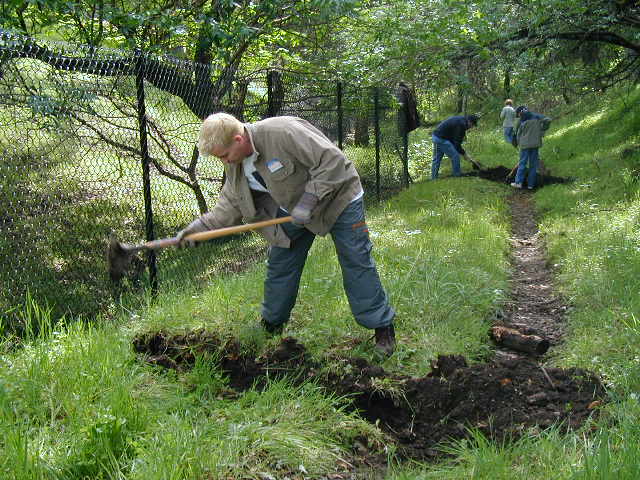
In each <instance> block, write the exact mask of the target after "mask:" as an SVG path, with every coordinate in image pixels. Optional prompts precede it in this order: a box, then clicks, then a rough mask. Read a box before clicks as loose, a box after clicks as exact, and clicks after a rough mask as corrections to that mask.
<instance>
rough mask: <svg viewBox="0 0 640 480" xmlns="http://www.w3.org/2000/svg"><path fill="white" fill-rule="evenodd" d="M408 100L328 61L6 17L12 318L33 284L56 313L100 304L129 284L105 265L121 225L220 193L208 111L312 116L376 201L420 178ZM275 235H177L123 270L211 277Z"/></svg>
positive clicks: (1, 130)
mask: <svg viewBox="0 0 640 480" xmlns="http://www.w3.org/2000/svg"><path fill="white" fill-rule="evenodd" d="M397 105H398V103H397V100H396V98H395V93H394V92H393V91H391V90H389V89H382V88H378V89H376V88H359V87H357V86H349V85H343V84H341V83H340V82H337V81H335V80H331V79H322V78H319V77H318V76H317V75H311V74H302V73H299V72H297V73H296V72H286V71H268V72H254V73H252V74H251V75H248V76H240V75H238V74H234V75H233V77H230V76H229V75H221V76H218V77H216V72H214V71H213V69H212V68H211V66H209V65H202V64H196V63H193V62H189V61H184V60H180V59H176V58H174V57H170V56H159V55H147V54H142V53H140V52H124V51H119V50H106V49H95V48H90V47H86V46H78V45H71V44H67V43H53V42H43V41H37V42H36V41H34V40H32V39H29V38H26V37H22V36H16V35H13V34H9V33H6V32H0V197H1V201H2V210H1V211H0V228H1V231H0V265H1V266H0V315H2V316H3V317H5V318H9V319H11V315H12V313H11V312H12V309H13V308H14V307H15V306H17V305H19V304H21V303H22V302H23V300H24V298H25V295H27V294H28V292H29V293H30V294H31V295H32V296H33V297H34V298H37V299H38V302H40V303H46V304H48V305H49V306H50V307H51V308H52V309H53V310H54V315H56V316H58V315H62V314H64V313H70V314H73V315H85V316H92V315H94V314H95V313H96V312H99V311H103V310H104V308H105V307H106V306H108V305H109V304H110V303H111V302H112V299H113V296H114V295H117V294H119V293H121V292H122V290H121V289H122V285H120V287H118V288H116V287H115V286H114V285H113V284H112V283H110V281H109V277H108V275H107V268H106V264H105V252H106V245H107V238H108V237H109V235H110V234H115V235H116V236H117V237H118V238H119V239H121V240H126V241H127V242H131V243H141V242H143V241H145V240H150V239H153V238H160V237H165V236H172V235H174V234H175V233H176V231H177V230H178V229H180V228H181V227H183V226H184V225H185V224H187V223H188V222H189V221H191V220H192V219H193V218H195V217H196V216H198V215H199V214H200V213H201V212H204V211H206V210H207V209H209V208H211V207H212V206H213V205H214V204H215V201H216V197H217V195H218V193H219V191H220V188H221V185H222V181H223V168H222V164H221V163H220V162H218V161H215V160H211V159H200V158H199V157H198V154H197V150H196V143H197V134H198V130H199V126H200V122H201V119H202V118H204V116H206V115H207V114H209V113H211V112H214V111H228V112H230V113H233V114H235V115H236V116H237V117H239V118H241V119H242V120H244V121H247V122H251V121H256V120H260V119H262V118H266V117H269V116H274V115H296V116H300V117H303V118H305V119H307V120H309V121H310V122H312V123H313V124H314V125H316V126H317V127H318V128H320V129H321V130H323V131H324V132H325V134H326V135H327V136H328V137H329V138H330V139H331V140H333V141H334V142H335V143H336V144H337V145H339V146H340V147H341V148H342V149H343V150H344V151H345V153H346V155H347V157H348V158H349V159H351V160H352V161H354V162H355V164H356V167H357V169H358V171H359V172H360V175H361V177H362V181H363V185H364V187H365V193H366V197H365V198H367V199H368V201H372V200H373V201H375V200H379V199H380V198H382V197H385V196H388V195H389V194H391V193H393V192H396V191H397V190H399V189H400V188H401V187H402V186H403V185H404V184H406V183H407V173H406V172H407V170H406V160H407V159H406V138H407V136H406V134H404V135H403V134H402V132H400V131H399V128H398V122H397V118H398V110H397ZM403 152H404V153H403ZM264 250H265V244H264V242H263V241H262V240H261V237H259V236H258V235H255V234H247V235H243V236H236V237H233V238H231V237H228V238H225V239H221V240H218V241H212V242H209V243H208V244H207V245H205V246H203V247H202V248H198V249H192V250H189V251H188V252H186V251H180V250H177V249H164V250H162V251H158V252H157V254H156V255H157V257H156V255H150V256H146V257H144V256H143V257H140V259H139V260H137V259H136V260H135V261H134V262H133V264H132V268H131V271H130V273H129V275H128V278H127V279H126V280H125V282H124V285H125V287H126V288H145V287H148V286H152V288H154V289H156V287H157V286H158V285H160V286H161V287H162V286H163V285H168V284H170V283H171V282H175V281H177V282H185V283H187V282H188V283H194V282H199V281H203V280H206V279H209V278H211V277H213V276H215V275H218V274H219V273H220V272H223V271H239V270H241V269H243V268H244V267H245V266H246V265H247V263H248V262H252V261H255V260H256V259H259V258H261V257H262V255H263V254H264ZM14 320H15V319H14ZM5 325H6V323H5Z"/></svg>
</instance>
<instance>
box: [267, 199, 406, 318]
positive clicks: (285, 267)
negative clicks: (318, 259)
mask: <svg viewBox="0 0 640 480" xmlns="http://www.w3.org/2000/svg"><path fill="white" fill-rule="evenodd" d="M284 215H286V213H284V212H279V214H278V216H284ZM282 227H283V228H284V229H285V232H286V233H287V235H288V236H289V238H290V239H291V247H290V248H282V247H271V250H270V252H269V261H268V266H267V276H266V278H265V282H264V301H263V304H262V317H263V318H264V319H265V320H266V321H267V322H268V323H270V324H272V325H282V324H283V323H285V322H287V321H288V320H289V316H290V314H291V310H292V309H293V307H294V305H295V303H296V297H297V295H298V288H299V286H300V278H301V276H302V270H303V268H304V264H305V262H306V259H307V254H308V253H309V249H310V248H311V245H312V244H313V241H314V239H315V234H314V233H312V232H310V231H309V230H307V229H306V228H304V227H302V226H298V225H294V224H292V223H283V224H282ZM330 233H331V237H332V239H333V243H334V245H335V248H336V253H337V254H338V261H339V262H340V267H341V269H342V283H343V286H344V290H345V292H346V294H347V298H348V300H349V306H350V307H351V312H352V313H353V316H354V317H355V319H356V321H357V322H358V323H359V324H360V325H362V326H363V327H365V328H370V329H375V328H380V327H386V326H389V325H391V324H392V323H393V318H394V317H395V311H394V309H393V308H392V307H391V306H390V305H389V301H388V298H387V294H386V292H385V291H384V288H383V287H382V284H381V282H380V278H379V276H378V272H377V270H376V265H375V262H374V260H373V257H372V256H371V249H372V244H371V241H370V239H369V230H368V229H367V224H366V223H365V218H364V202H363V200H362V198H360V199H358V200H355V201H353V202H351V203H350V204H349V205H347V207H346V208H345V209H344V211H343V212H342V213H341V214H340V216H339V217H338V219H337V220H336V222H335V224H334V225H333V228H332V229H331V232H330Z"/></svg>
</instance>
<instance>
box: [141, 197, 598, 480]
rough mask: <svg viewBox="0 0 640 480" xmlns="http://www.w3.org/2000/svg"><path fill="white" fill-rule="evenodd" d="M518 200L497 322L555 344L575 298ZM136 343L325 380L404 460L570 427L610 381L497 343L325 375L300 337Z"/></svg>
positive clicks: (248, 381) (359, 454) (159, 337)
mask: <svg viewBox="0 0 640 480" xmlns="http://www.w3.org/2000/svg"><path fill="white" fill-rule="evenodd" d="M509 204H510V206H511V215H512V218H513V236H512V239H511V242H512V246H513V250H512V266H513V277H512V281H511V287H512V297H511V300H509V301H508V302H507V303H506V305H505V310H504V315H503V316H502V318H500V319H496V323H497V324H502V325H507V326H512V327H513V326H515V328H517V329H518V330H520V331H521V332H522V333H525V334H532V333H533V334H537V335H539V336H541V337H544V338H546V339H547V340H548V341H549V343H550V345H551V348H552V349H553V347H554V346H556V345H557V344H558V343H559V342H561V340H562V337H563V333H564V322H563V314H564V313H565V311H566V309H567V306H566V305H565V304H563V302H562V299H561V298H559V297H558V296H557V295H555V293H554V289H553V274H552V272H551V270H550V269H549V268H548V265H547V261H546V253H545V248H544V244H543V242H542V239H541V238H540V236H539V234H538V229H537V224H536V220H535V215H534V205H533V196H532V194H531V193H530V192H528V191H521V190H518V191H514V193H513V195H512V196H510V198H509ZM487 341H491V340H490V339H489V335H488V337H487ZM134 346H135V349H136V351H138V352H140V353H144V354H146V359H147V360H148V361H151V362H153V363H157V364H160V365H164V366H166V367H168V368H176V369H183V368H189V367H190V365H192V364H193V361H194V359H195V355H197V354H198V353H202V352H207V351H210V352H216V351H218V352H220V351H221V352H222V356H221V360H220V366H221V368H222V369H223V370H224V371H226V372H227V373H228V375H229V385H230V387H231V388H233V389H235V390H236V391H243V390H245V389H247V388H250V387H251V385H252V384H255V385H257V387H258V388H261V387H262V386H263V385H265V384H266V379H267V378H271V379H273V378H274V377H277V376H283V375H289V376H294V378H295V380H296V381H299V382H303V381H306V380H307V379H309V378H314V379H316V380H318V379H319V380H320V381H321V382H322V384H323V385H324V386H325V388H327V390H328V391H331V392H335V393H338V394H339V395H349V397H350V398H352V399H353V407H354V408H356V409H358V411H359V412H360V414H361V415H362V416H363V418H365V419H367V420H369V421H371V422H375V423H377V424H378V425H379V426H380V428H381V429H382V430H383V431H384V432H385V433H386V434H387V435H388V436H389V439H390V441H391V442H393V443H394V444H395V445H396V447H397V452H398V455H399V456H400V458H407V459H417V460H430V459H436V458H439V457H441V456H442V455H444V453H443V451H442V449H441V446H442V444H443V442H445V443H446V442H447V441H449V440H451V439H462V438H466V437H468V436H469V429H470V428H471V429H478V430H480V431H481V432H483V433H484V434H485V435H487V436H488V437H490V438H493V439H497V440H501V439H507V438H508V439H515V438H517V437H518V436H519V435H520V434H522V433H524V432H527V431H531V430H534V431H535V430H540V429H543V428H546V427H548V426H550V425H553V424H557V423H558V422H560V424H561V425H562V428H564V429H573V428H578V427H580V426H582V425H583V424H584V422H585V421H587V420H588V419H589V418H590V417H592V416H594V415H596V414H597V412H598V406H599V405H601V404H602V402H604V399H605V391H604V388H603V386H602V385H601V383H600V381H599V379H598V378H597V377H595V376H594V375H593V374H591V373H590V372H587V371H584V370H580V369H560V368H552V367H545V366H543V364H542V358H543V357H540V356H539V355H536V354H527V353H522V352H516V351H513V350H509V349H506V348H503V347H500V348H496V349H495V356H494V358H493V359H491V360H490V361H488V362H487V363H483V364H477V365H473V366H468V365H467V362H466V359H465V358H464V357H462V356H456V355H443V356H440V357H438V358H437V359H435V360H434V361H433V362H432V365H431V367H432V372H431V373H430V374H428V375H427V376H425V377H421V378H413V377H407V376H401V375H392V374H389V373H387V372H385V371H384V369H382V368H381V367H380V366H377V365H373V364H370V363H368V362H367V361H366V360H364V359H360V358H345V357H335V358H332V359H331V364H332V368H331V369H330V370H331V372H332V373H331V374H326V373H323V366H322V365H319V364H317V363H315V361H313V360H312V359H310V358H309V357H308V355H307V353H306V350H305V348H304V345H302V344H300V343H298V342H297V341H296V339H295V338H291V337H287V338H284V339H282V341H281V342H280V344H279V346H278V347H277V348H276V349H275V350H274V351H271V352H268V353H267V354H265V355H263V356H261V357H259V358H256V357H252V356H250V355H243V354H241V353H240V352H241V349H240V348H239V346H238V345H237V343H235V342H234V341H229V342H226V343H225V344H221V342H220V341H219V340H218V339H217V337H216V336H215V334H213V333H208V332H205V331H196V332H189V333H187V334H185V335H182V336H175V335H174V336H172V335H167V334H165V333H163V332H155V333H154V332H151V333H148V334H146V335H143V336H140V337H138V338H137V339H136V340H135V342H134ZM336 372H342V373H336ZM366 452H367V446H366V441H365V440H364V439H363V441H362V442H357V445H354V459H353V462H352V463H353V464H358V458H360V459H361V464H362V465H365V464H366V465H371V464H372V458H371V457H367V454H366ZM382 463H384V461H382ZM345 478H351V477H345ZM353 478H355V477H353Z"/></svg>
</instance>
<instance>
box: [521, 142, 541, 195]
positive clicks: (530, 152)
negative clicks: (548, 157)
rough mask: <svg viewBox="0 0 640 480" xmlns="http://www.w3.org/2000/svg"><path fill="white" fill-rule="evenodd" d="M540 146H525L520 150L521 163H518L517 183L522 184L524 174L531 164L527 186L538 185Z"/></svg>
mask: <svg viewBox="0 0 640 480" xmlns="http://www.w3.org/2000/svg"><path fill="white" fill-rule="evenodd" d="M538 159H539V156H538V148H523V149H522V150H520V163H518V173H516V183H520V184H522V182H523V181H524V174H525V170H526V168H527V163H528V164H529V175H527V187H529V188H533V187H535V186H536V172H537V170H538Z"/></svg>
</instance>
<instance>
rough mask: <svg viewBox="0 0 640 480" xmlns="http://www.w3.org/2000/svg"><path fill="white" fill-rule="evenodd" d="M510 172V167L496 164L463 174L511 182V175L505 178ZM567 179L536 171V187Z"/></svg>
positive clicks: (564, 181) (567, 180) (494, 180)
mask: <svg viewBox="0 0 640 480" xmlns="http://www.w3.org/2000/svg"><path fill="white" fill-rule="evenodd" d="M510 172H511V169H510V168H507V167H505V166H503V165H498V166H497V167H492V168H487V169H483V170H473V171H471V172H469V173H466V174H465V175H467V176H470V177H480V178H484V179H485V180H490V181H492V182H499V183H510V182H513V177H511V178H509V179H507V176H508V175H509V173H510ZM569 181H571V180H570V179H568V178H563V177H554V176H553V175H541V174H540V173H538V178H537V182H538V187H542V186H544V185H553V184H555V183H567V182H569ZM524 185H525V186H526V180H525V182H524Z"/></svg>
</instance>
